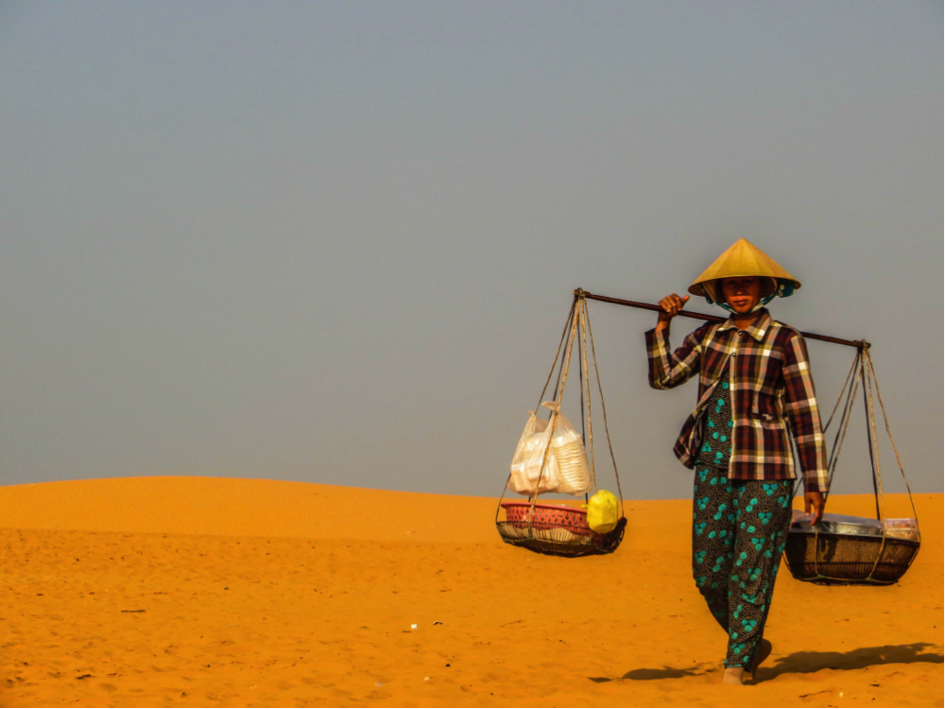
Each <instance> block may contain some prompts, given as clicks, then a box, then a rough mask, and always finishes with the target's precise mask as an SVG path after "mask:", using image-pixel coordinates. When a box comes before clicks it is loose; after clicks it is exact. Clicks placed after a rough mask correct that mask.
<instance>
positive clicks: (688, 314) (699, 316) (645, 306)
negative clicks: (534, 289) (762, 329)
mask: <svg viewBox="0 0 945 709" xmlns="http://www.w3.org/2000/svg"><path fill="white" fill-rule="evenodd" d="M574 295H580V296H583V297H585V298H587V299H588V300H599V301H601V302H603V303H614V304H616V305H627V306H629V307H631V308H641V309H642V310H652V311H653V312H656V313H661V312H663V309H662V308H661V307H660V306H658V305H653V304H652V303H638V302H637V301H635V300H621V299H620V298H609V297H607V296H606V295H594V294H593V293H588V292H587V291H586V290H584V289H583V288H576V289H575V290H574ZM676 315H677V317H683V318H693V319H695V320H708V321H709V322H724V321H725V320H727V319H728V318H722V317H719V316H718V315H708V314H705V313H694V312H692V311H691V310H680V311H679V312H678V313H676ZM801 334H802V335H803V336H804V337H805V338H806V339H808V340H820V341H821V342H832V343H834V344H835V345H846V346H847V347H856V348H857V349H859V350H863V349H869V346H870V343H869V342H867V341H866V340H844V339H842V338H839V337H830V336H829V335H815V334H814V333H812V332H802V333H801Z"/></svg>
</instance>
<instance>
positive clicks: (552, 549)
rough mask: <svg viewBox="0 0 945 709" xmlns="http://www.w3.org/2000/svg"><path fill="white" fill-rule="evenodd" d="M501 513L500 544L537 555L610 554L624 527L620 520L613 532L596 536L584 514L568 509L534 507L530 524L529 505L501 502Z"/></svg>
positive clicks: (625, 523) (624, 520) (580, 510)
mask: <svg viewBox="0 0 945 709" xmlns="http://www.w3.org/2000/svg"><path fill="white" fill-rule="evenodd" d="M502 509H504V510H505V521H497V522H496V528H497V529H498V530H499V535H500V536H501V537H502V541H504V542H505V543H506V544H512V545H514V546H520V547H525V548H526V549H531V550H532V551H536V552H538V553H540V554H553V555H555V556H587V555H589V554H610V553H612V552H613V551H614V550H615V549H616V548H617V547H618V546H620V542H622V541H623V534H624V529H625V528H626V526H627V520H626V518H625V517H621V518H620V520H619V521H618V522H617V526H616V528H614V530H613V531H611V532H608V533H607V534H598V533H597V532H595V531H593V530H592V529H591V528H590V527H588V526H587V512H586V511H585V510H582V509H578V508H576V507H571V506H570V505H551V504H546V503H538V504H536V505H535V511H534V514H533V515H532V519H531V524H529V521H528V517H529V512H530V511H531V503H530V502H503V503H502Z"/></svg>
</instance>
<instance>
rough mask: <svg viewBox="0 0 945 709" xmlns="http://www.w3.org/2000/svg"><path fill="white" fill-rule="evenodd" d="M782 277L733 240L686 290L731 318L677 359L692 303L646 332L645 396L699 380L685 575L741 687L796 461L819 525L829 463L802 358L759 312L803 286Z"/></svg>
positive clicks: (689, 462)
mask: <svg viewBox="0 0 945 709" xmlns="http://www.w3.org/2000/svg"><path fill="white" fill-rule="evenodd" d="M800 285H801V284H800V283H799V282H798V281H796V280H795V279H794V278H793V276H791V275H790V274H789V273H788V272H787V271H785V270H784V269H783V268H781V267H780V266H779V265H778V264H777V263H775V262H774V261H773V260H772V259H771V258H769V257H768V256H767V255H766V254H764V253H763V252H762V251H761V250H760V249H758V248H757V247H755V246H754V245H752V244H750V243H749V242H748V241H746V240H745V239H740V240H739V241H738V242H736V243H735V244H734V245H733V246H732V247H731V248H729V249H728V250H727V251H726V252H725V253H723V254H722V255H721V256H720V257H719V258H718V259H717V260H716V261H715V263H713V264H712V265H711V266H710V267H709V268H708V269H707V270H706V271H705V272H704V273H703V274H702V275H701V276H699V278H697V279H696V280H695V282H694V283H693V284H692V285H691V286H690V287H689V292H690V293H692V294H693V295H701V296H704V297H705V298H706V300H708V301H709V303H715V304H718V305H720V306H721V307H722V308H724V309H726V310H728V311H729V312H730V313H731V315H730V316H729V318H728V320H726V321H724V322H721V323H714V324H706V325H703V326H702V327H700V328H699V329H697V330H696V331H695V332H693V333H691V334H690V335H689V336H687V337H686V339H685V341H684V342H683V346H682V347H680V348H679V349H677V350H676V351H675V352H673V351H671V349H670V344H669V327H670V323H671V322H672V319H673V317H675V316H676V314H677V313H679V311H680V310H681V309H682V308H683V306H684V305H685V303H686V301H688V300H689V296H688V295H687V296H683V297H679V296H678V295H676V294H675V293H674V294H673V295H669V296H667V297H665V298H663V299H662V300H661V301H660V302H659V304H660V307H661V308H662V311H661V312H660V314H659V319H658V321H657V324H656V328H655V329H653V330H650V331H649V332H648V333H646V344H647V353H648V356H649V379H650V386H652V387H653V388H655V389H672V388H674V387H677V386H679V385H680V384H683V383H684V382H686V381H687V380H689V379H690V378H691V377H692V376H694V375H696V374H698V375H699V397H698V404H697V406H696V409H695V411H694V412H693V413H692V415H691V416H690V417H689V418H688V419H687V421H686V423H685V424H684V425H683V429H682V432H681V434H680V436H679V439H678V440H677V442H676V446H675V448H674V452H675V453H676V456H677V457H678V458H679V460H680V461H681V462H682V463H683V465H685V466H686V467H687V468H694V469H695V473H696V475H695V489H694V493H695V494H694V498H693V529H692V547H693V576H694V577H695V580H696V586H697V587H698V588H699V592H700V593H701V594H702V595H703V597H704V598H705V600H706V603H708V606H709V610H710V611H711V612H712V615H713V616H715V619H716V620H717V621H718V623H719V625H721V626H722V629H723V630H725V632H726V633H727V634H728V651H727V653H726V656H725V668H726V669H725V674H724V681H725V682H726V683H727V684H742V682H743V680H744V679H745V676H746V674H750V675H751V676H752V677H753V676H754V674H755V671H756V670H757V668H758V665H760V664H761V662H762V661H763V660H764V659H765V658H766V657H767V656H768V655H769V654H770V652H771V643H770V642H768V641H767V640H765V639H763V633H764V627H765V620H766V619H767V617H768V612H769V610H770V608H771V596H772V593H773V592H774V582H775V577H776V576H777V573H778V565H779V563H780V560H781V553H782V551H783V550H784V543H785V538H786V535H787V531H788V528H789V527H790V524H791V499H792V497H793V487H794V482H793V478H794V454H793V451H792V449H791V441H790V439H789V437H788V431H790V432H791V435H792V436H793V438H794V443H795V444H796V446H797V453H798V457H799V463H800V468H801V470H802V472H803V474H804V489H805V492H804V506H805V509H806V511H807V512H808V513H813V515H814V520H813V522H812V523H814V524H816V522H818V521H820V518H821V516H822V515H823V509H824V493H826V492H827V459H826V454H825V447H824V436H823V432H822V430H821V424H820V415H819V412H818V408H817V398H816V395H815V393H814V382H813V379H812V378H811V374H810V366H809V363H808V358H807V348H806V346H805V344H804V338H803V337H802V336H801V334H800V333H799V332H798V331H797V330H794V329H793V328H790V327H788V326H787V325H784V324H782V323H779V322H777V321H775V320H772V319H771V316H770V315H769V314H768V311H767V310H766V309H765V307H764V306H765V305H767V303H768V302H770V301H771V300H772V299H773V298H774V297H775V296H781V297H787V296H789V295H791V294H792V293H793V292H794V290H795V289H797V288H800Z"/></svg>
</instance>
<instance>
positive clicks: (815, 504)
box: [804, 492, 824, 527]
mask: <svg viewBox="0 0 945 709" xmlns="http://www.w3.org/2000/svg"><path fill="white" fill-rule="evenodd" d="M804 511H805V512H806V513H807V514H808V515H813V519H812V520H811V521H810V524H811V526H812V527H813V526H814V525H815V524H817V523H818V522H820V520H821V519H822V518H823V516H824V494H823V493H822V492H805V493H804Z"/></svg>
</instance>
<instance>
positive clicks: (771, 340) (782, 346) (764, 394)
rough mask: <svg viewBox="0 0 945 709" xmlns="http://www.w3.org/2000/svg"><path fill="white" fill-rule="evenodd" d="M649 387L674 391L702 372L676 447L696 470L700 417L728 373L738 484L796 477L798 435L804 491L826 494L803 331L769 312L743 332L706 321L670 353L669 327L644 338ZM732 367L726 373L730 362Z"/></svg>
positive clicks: (733, 473) (729, 323)
mask: <svg viewBox="0 0 945 709" xmlns="http://www.w3.org/2000/svg"><path fill="white" fill-rule="evenodd" d="M646 348H647V355H648V357H649V377H650V386H651V387H653V388H654V389H672V388H674V387H677V386H679V385H680V384H683V383H684V382H686V381H688V380H689V379H690V378H691V377H693V376H694V375H696V374H698V375H699V398H698V403H697V405H696V409H695V411H693V412H692V415H690V416H689V418H688V419H686V423H685V424H684V425H683V428H682V431H681V433H680V435H679V439H678V440H677V441H676V445H675V447H674V448H673V452H674V453H675V454H676V457H677V458H679V460H680V461H681V462H682V464H683V465H685V466H686V467H687V468H692V467H693V466H694V465H695V463H696V459H697V458H698V455H699V449H700V447H701V445H702V435H703V428H704V426H703V425H702V423H703V422H702V419H703V415H704V411H705V408H706V407H707V406H708V405H709V403H710V402H712V401H714V400H715V399H716V398H718V397H714V396H713V395H714V393H715V388H716V386H717V385H718V384H719V380H720V379H721V377H722V375H723V372H725V371H727V372H728V375H729V379H730V383H729V386H730V392H731V396H732V418H733V419H734V421H735V423H734V426H733V428H732V456H731V459H730V460H729V461H728V476H729V478H730V479H733V480H786V479H790V478H793V477H794V454H793V451H792V447H791V441H790V439H789V438H788V430H790V432H791V435H792V436H793V437H794V442H795V444H796V445H797V453H798V458H799V462H800V468H801V470H802V472H803V474H804V486H805V489H806V490H807V491H808V492H815V491H819V492H827V455H826V446H825V445H824V434H823V430H822V428H821V424H820V413H819V410H818V407H817V396H816V394H815V393H814V380H813V379H812V378H811V374H810V364H809V360H808V358H807V346H806V345H805V344H804V338H803V337H802V336H801V334H800V333H799V332H798V331H797V330H795V329H793V328H791V327H788V326H787V325H784V324H782V323H779V322H777V321H776V320H772V318H771V316H770V315H769V314H768V311H767V310H766V309H762V310H761V311H759V316H758V318H757V319H756V320H755V321H754V323H753V324H752V325H750V326H749V327H747V328H745V330H743V331H742V330H739V329H738V327H737V326H736V325H735V323H734V321H733V320H732V319H731V318H729V319H728V320H726V321H724V322H721V323H712V324H709V323H707V324H705V325H703V326H702V327H700V328H699V329H698V330H696V331H695V332H693V333H691V334H690V335H688V336H687V337H686V339H685V341H684V342H683V345H682V347H680V348H679V349H677V350H676V351H675V352H673V351H671V348H670V344H669V331H668V329H666V330H662V331H660V332H656V330H655V329H654V330H650V331H649V332H647V333H646ZM729 363H731V366H730V367H728V368H727V370H726V365H727V364H729Z"/></svg>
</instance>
